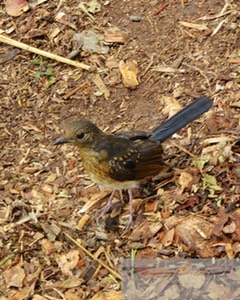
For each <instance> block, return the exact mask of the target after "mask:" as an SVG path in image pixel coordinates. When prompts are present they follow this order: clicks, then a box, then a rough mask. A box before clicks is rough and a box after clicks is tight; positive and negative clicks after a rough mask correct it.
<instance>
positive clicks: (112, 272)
mask: <svg viewBox="0 0 240 300" xmlns="http://www.w3.org/2000/svg"><path fill="white" fill-rule="evenodd" d="M63 233H64V234H65V236H66V237H67V238H68V239H69V240H70V241H72V242H73V243H74V244H75V245H76V246H78V247H79V248H80V249H81V250H82V251H83V252H85V253H86V254H87V255H88V256H90V257H91V258H92V259H93V260H95V261H97V262H98V263H99V264H100V265H101V266H102V267H104V268H105V269H106V270H108V271H109V272H110V273H111V274H112V275H113V276H115V277H117V278H118V279H121V276H120V274H118V273H117V272H116V271H114V270H113V269H111V268H110V267H109V266H108V265H106V264H105V263H104V262H103V261H101V260H100V259H99V258H96V257H95V256H94V255H93V254H92V253H91V252H89V251H88V250H87V249H86V248H84V247H83V246H82V245H81V244H79V243H78V242H77V241H76V240H74V239H73V238H72V237H71V236H70V235H69V234H68V233H66V232H63Z"/></svg>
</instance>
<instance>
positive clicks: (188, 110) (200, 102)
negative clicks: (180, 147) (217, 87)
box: [149, 96, 213, 142]
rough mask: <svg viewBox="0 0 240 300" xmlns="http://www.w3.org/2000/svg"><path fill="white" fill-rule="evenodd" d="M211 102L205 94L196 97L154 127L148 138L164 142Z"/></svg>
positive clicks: (197, 115)
mask: <svg viewBox="0 0 240 300" xmlns="http://www.w3.org/2000/svg"><path fill="white" fill-rule="evenodd" d="M212 104H213V100H212V99H210V98H208V97H206V96H203V97H199V98H197V99H196V100H194V101H192V102H191V103H190V104H188V105H187V106H185V107H184V108H183V109H181V110H180V111H179V112H177V113H176V114H175V115H174V116H172V117H171V118H169V119H168V120H167V121H166V122H164V123H163V124H161V125H160V126H158V127H156V128H155V129H154V130H153V131H152V133H151V136H150V137H149V139H150V140H152V141H159V142H164V141H165V140H166V139H168V138H169V137H170V136H172V135H173V134H174V133H176V132H177V131H178V130H180V129H181V128H183V127H184V126H186V125H187V124H189V123H191V122H192V121H194V120H195V119H197V118H198V117H200V116H201V115H202V114H203V113H205V112H206V111H208V110H209V108H210V107H211V106H212Z"/></svg>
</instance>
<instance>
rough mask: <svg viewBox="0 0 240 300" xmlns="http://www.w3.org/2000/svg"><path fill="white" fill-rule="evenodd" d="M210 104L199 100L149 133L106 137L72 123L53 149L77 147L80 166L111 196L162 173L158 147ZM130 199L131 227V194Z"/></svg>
mask: <svg viewBox="0 0 240 300" xmlns="http://www.w3.org/2000/svg"><path fill="white" fill-rule="evenodd" d="M212 103H213V101H212V100H211V99H209V98H208V97H200V98H198V99H196V100H195V101H194V102H192V103H190V104H189V105H188V106H186V107H185V108H183V109H182V110H180V111H179V112H178V113H177V114H176V115H174V116H173V117H172V118H170V119H169V120H167V121H166V122H164V123H163V124H162V125H160V126H158V127H157V128H156V129H155V130H153V131H152V132H151V133H146V132H142V131H129V132H122V133H118V134H114V135H107V134H106V133H104V132H103V131H101V130H100V129H99V128H98V127H97V126H96V125H95V124H93V123H91V122H90V121H86V120H79V121H73V122H71V123H70V124H68V125H67V126H66V128H65V132H64V136H63V137H60V138H59V139H58V140H56V142H55V145H58V144H63V143H72V144H74V145H75V146H77V147H78V149H79V153H80V156H81V158H82V163H83V166H84V168H85V169H86V171H87V172H88V174H89V176H90V178H91V179H92V181H94V182H95V183H97V184H100V185H102V186H105V187H107V188H110V189H112V190H113V193H114V191H115V190H116V189H118V190H123V189H128V190H129V189H131V188H133V187H136V186H137V185H138V183H139V181H141V180H142V179H144V178H146V177H149V176H154V175H156V174H158V173H160V172H161V170H162V169H163V168H164V163H163V161H162V153H163V151H162V147H161V143H162V142H163V141H164V140H166V139H167V138H168V137H170V136H171V135H172V134H174V133H175V132H177V131H178V130H180V129H181V128H182V127H184V126H186V125H187V124H188V123H190V122H192V121H193V120H194V119H196V118H197V117H199V116H200V115H202V114H203V113H204V112H205V111H207V110H208V109H209V108H210V107H211V106H212ZM113 193H112V195H111V197H110V200H109V202H108V204H107V209H108V208H109V206H110V204H111V200H112V197H113ZM129 198H130V219H129V224H131V223H132V196H131V192H130V191H129ZM107 209H105V211H106V210H107Z"/></svg>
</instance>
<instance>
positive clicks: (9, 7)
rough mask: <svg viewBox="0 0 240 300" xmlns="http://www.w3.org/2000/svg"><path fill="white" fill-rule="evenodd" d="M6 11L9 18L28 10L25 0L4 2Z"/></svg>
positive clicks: (7, 0)
mask: <svg viewBox="0 0 240 300" xmlns="http://www.w3.org/2000/svg"><path fill="white" fill-rule="evenodd" d="M5 6H6V11H7V13H8V14H9V15H10V16H13V17H17V16H20V15H21V14H22V13H23V12H24V11H27V10H28V9H29V6H28V3H27V0H6V1H5Z"/></svg>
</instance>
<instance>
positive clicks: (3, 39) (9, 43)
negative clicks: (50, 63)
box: [0, 34, 95, 72]
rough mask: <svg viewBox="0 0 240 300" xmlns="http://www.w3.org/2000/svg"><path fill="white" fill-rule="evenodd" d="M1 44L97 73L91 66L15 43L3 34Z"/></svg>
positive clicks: (0, 38)
mask: <svg viewBox="0 0 240 300" xmlns="http://www.w3.org/2000/svg"><path fill="white" fill-rule="evenodd" d="M0 42H2V43H5V44H8V45H11V46H14V47H17V48H20V49H23V50H27V51H30V52H32V53H35V54H39V55H42V56H44V57H47V58H50V59H53V60H56V61H59V62H62V63H65V64H68V65H72V66H74V67H77V68H81V69H84V70H87V71H90V72H93V71H95V68H93V67H91V66H88V65H85V64H83V63H80V62H77V61H74V60H71V59H68V58H65V57H62V56H59V55H56V54H53V53H50V52H47V51H44V50H40V49H38V48H35V47H32V46H29V45H27V44H24V43H22V42H18V41H15V40H13V39H11V38H9V37H6V36H4V35H2V34H0Z"/></svg>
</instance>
